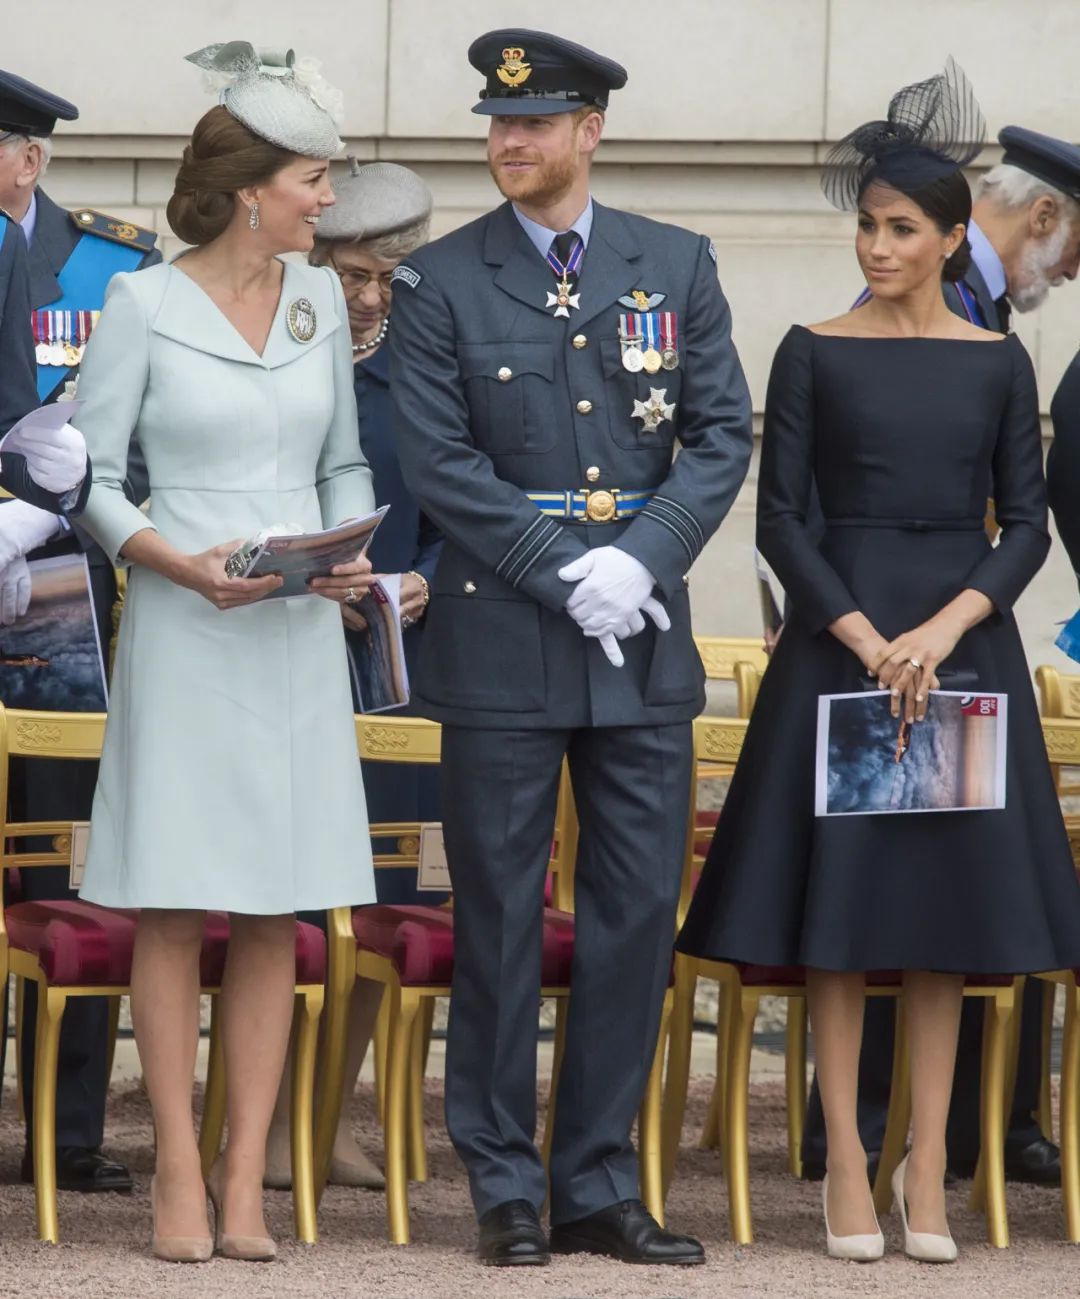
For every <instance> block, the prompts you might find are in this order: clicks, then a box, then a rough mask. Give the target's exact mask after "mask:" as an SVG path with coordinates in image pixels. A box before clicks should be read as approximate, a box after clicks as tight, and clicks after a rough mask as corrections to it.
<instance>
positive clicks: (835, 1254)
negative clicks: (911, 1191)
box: [821, 1173, 885, 1263]
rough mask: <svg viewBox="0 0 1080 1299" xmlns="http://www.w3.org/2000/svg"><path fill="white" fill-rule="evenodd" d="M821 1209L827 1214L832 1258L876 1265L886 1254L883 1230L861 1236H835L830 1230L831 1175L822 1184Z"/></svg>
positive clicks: (828, 1246)
mask: <svg viewBox="0 0 1080 1299" xmlns="http://www.w3.org/2000/svg"><path fill="white" fill-rule="evenodd" d="M821 1208H822V1211H823V1212H824V1214H825V1247H826V1249H827V1250H828V1252H829V1257H830V1258H846V1259H850V1260H851V1262H853V1263H876V1262H877V1260H878V1259H879V1258H881V1256H882V1255H883V1254H884V1253H885V1237H884V1236H883V1235H882V1234H881V1228H880V1227H879V1228H878V1230H877V1231H875V1232H872V1233H866V1234H864V1235H861V1236H834V1235H833V1234H832V1232H831V1231H830V1230H829V1174H828V1173H826V1174H825V1180H824V1181H823V1182H822V1183H821Z"/></svg>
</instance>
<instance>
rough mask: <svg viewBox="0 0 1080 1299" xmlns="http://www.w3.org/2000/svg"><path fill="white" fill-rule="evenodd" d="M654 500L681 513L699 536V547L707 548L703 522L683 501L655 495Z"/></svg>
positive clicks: (701, 548)
mask: <svg viewBox="0 0 1080 1299" xmlns="http://www.w3.org/2000/svg"><path fill="white" fill-rule="evenodd" d="M653 501H654V502H656V501H659V502H660V504H661V505H666V506H667V507H668V508H669V509H671V510H674V511H675V512H676V514H681V515H682V517H683V518H684V519H685V520H686V525H687V527H689V528H690V529H691V531H692V532H693V533H694V535H695V536H696V537H697V546H698V549H699V550H704V549H705V534H704V532H702V530H701V524H700V523H698V521H697V519H696V518H695V517H694V516H693V515H692V514H691V513H690V511H689V510H688V509H687V508H686V506H685V505H683V504H682V502H681V501H674V500H672V499H671V497H670V496H654V497H653Z"/></svg>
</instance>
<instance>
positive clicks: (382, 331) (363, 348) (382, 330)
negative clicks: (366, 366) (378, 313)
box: [352, 316, 390, 356]
mask: <svg viewBox="0 0 1080 1299" xmlns="http://www.w3.org/2000/svg"><path fill="white" fill-rule="evenodd" d="M389 328H390V317H389V316H383V322H382V324H381V325H380V326H379V332H378V333H377V334H376V335H375V336H374V338H369V339H368V341H367V342H366V343H353V348H352V350H353V356H355V355H356V353H357V352H370V351H371V349H372V348H373V347H378V346H379V344H380V343H381V342H382V341H383V339H384V338H385V337H386V331H387V330H388V329H389Z"/></svg>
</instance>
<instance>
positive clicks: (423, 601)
mask: <svg viewBox="0 0 1080 1299" xmlns="http://www.w3.org/2000/svg"><path fill="white" fill-rule="evenodd" d="M333 188H334V194H335V197H336V199H337V201H336V203H335V204H334V206H333V207H332V208H329V209H327V210H326V211H325V212H324V213H323V214H322V216H321V217H320V218H319V225H318V233H317V237H316V240H315V246H314V248H313V249H312V251H311V253H310V255H309V257H308V260H309V262H310V263H311V264H312V265H313V266H328V267H330V268H331V269H332V270H333V271H335V272H336V274H337V276H338V278H339V279H340V280H341V286H342V288H343V290H344V292H345V303H346V307H347V309H348V313H349V328H350V331H351V333H352V354H353V376H354V388H355V392H356V408H357V413H358V416H359V430H358V431H359V441H360V449H361V451H362V453H363V456H364V459H365V460H366V461H367V463H368V464H369V465H370V466H371V471H372V474H373V477H374V486H375V499H376V502H377V503H378V504H379V505H389V506H390V507H391V509H390V512H389V513H388V514H387V515H386V518H385V519H384V520H383V522H382V524H381V525H380V526H379V530H378V532H377V533H376V534H375V537H374V540H373V541H372V543H371V548H370V550H369V551H368V557H369V559H370V560H371V563H372V566H373V568H374V570H375V573H376V574H379V575H385V574H397V575H399V576H400V580H401V625H402V628H403V629H404V633H405V634H404V644H405V659H406V663H407V665H408V668H409V671H410V673H411V672H412V671H413V665H414V663H415V661H416V657H417V654H418V652H419V648H420V637H421V635H422V634H423V629H424V613H425V611H426V609H427V603H428V598H429V585H428V584H429V582H430V580H431V577H432V574H433V573H434V570H435V563H436V561H437V560H438V558H439V552H440V550H441V549H442V535H441V533H440V532H439V531H438V529H437V528H436V527H435V525H434V524H433V523H431V522H430V521H429V520H428V519H426V518H425V517H424V516H423V515H422V514H421V513H420V510H419V508H418V506H417V504H416V502H415V501H414V500H413V499H412V497H411V496H410V495H409V493H408V490H407V489H406V487H405V482H404V479H403V478H402V476H401V466H400V464H399V463H398V454H397V447H396V445H395V442H394V432H393V427H392V424H391V408H390V378H389V373H388V365H387V354H386V350H385V349H384V348H383V347H382V344H383V342H384V340H385V339H386V335H387V332H388V330H389V329H390V283H391V276H392V275H393V272H394V268H395V266H397V264H398V262H399V261H400V260H401V258H403V257H405V256H407V255H408V254H409V253H411V252H413V251H414V250H415V249H417V248H419V247H420V245H421V244H424V243H426V242H427V240H428V234H429V229H430V219H431V202H432V200H431V191H430V190H429V189H428V187H427V185H425V184H424V182H423V181H422V180H421V179H420V177H419V176H417V175H416V173H415V172H412V171H410V170H409V169H408V168H407V167H399V166H396V165H395V164H394V163H389V162H374V163H369V164H368V165H366V166H363V167H361V166H358V165H357V162H356V159H355V158H350V159H349V174H348V175H347V176H344V177H342V178H341V179H340V180H338V181H337V182H336V183H335V185H334V187H333ZM342 616H343V618H344V622H345V640H346V648H347V652H348V656H349V668H350V672H351V673H352V678H353V704H354V707H355V708H356V709H357V710H358V711H359V699H358V697H357V686H356V681H357V674H356V670H355V667H354V665H353V659H354V655H355V654H356V653H357V652H358V651H359V649H360V644H361V638H362V637H363V635H364V628H365V624H364V620H363V617H362V616H361V615H360V613H359V612H358V611H357V610H356V609H353V608H351V607H347V606H344V605H343V606H342ZM364 787H365V790H366V792H367V802H368V813H369V818H370V820H371V822H372V823H373V824H374V823H377V822H380V821H437V820H439V819H440V812H439V803H438V773H437V771H436V770H435V769H434V768H423V767H411V766H408V765H399V764H396V763H395V764H371V763H366V764H364ZM364 833H365V834H366V827H365V828H364ZM377 889H378V897H379V901H380V902H413V901H428V902H435V901H438V900H439V899H438V898H437V897H436V896H434V895H432V894H424V895H423V897H422V898H417V895H416V890H415V879H414V878H412V877H411V875H409V874H407V873H406V872H404V871H389V870H384V871H381V872H380V873H379V878H378V879H377ZM304 918H305V919H309V920H312V921H317V922H319V923H322V917H320V916H314V915H313V916H305V917H304ZM380 992H381V990H380V989H379V988H377V987H375V986H373V985H371V984H370V983H368V982H366V981H364V980H361V981H360V982H358V983H357V985H356V992H355V995H354V997H353V1005H352V1018H351V1021H350V1025H349V1048H348V1057H347V1063H346V1077H345V1096H346V1098H348V1097H350V1096H351V1095H352V1094H353V1091H354V1090H355V1087H356V1079H357V1077H358V1075H359V1073H360V1067H361V1065H362V1064H363V1061H364V1056H365V1054H366V1052H367V1047H368V1043H369V1041H370V1039H371V1033H372V1029H373V1027H374V1022H375V1016H376V1015H377V1013H378V1009H379V996H380ZM288 1085H289V1076H288V1071H286V1073H285V1075H284V1078H283V1082H282V1087H281V1093H280V1095H279V1097H278V1106H277V1110H276V1112H275V1116H274V1123H273V1126H272V1128H271V1131H270V1138H269V1142H268V1147H267V1161H266V1184H267V1185H268V1186H274V1187H287V1186H288V1185H289V1184H290V1181H291V1170H290V1163H289V1128H288V1121H289V1108H288ZM330 1181H331V1182H333V1183H335V1184H337V1185H342V1186H360V1187H366V1188H371V1189H379V1188H381V1187H382V1185H383V1179H382V1175H381V1173H380V1172H379V1170H378V1168H376V1167H375V1165H374V1164H373V1163H372V1161H371V1160H370V1159H369V1158H368V1156H367V1155H366V1154H365V1153H364V1152H363V1151H362V1150H361V1149H360V1147H359V1145H358V1144H357V1142H356V1139H355V1137H354V1136H353V1134H352V1124H351V1116H350V1114H349V1106H348V1104H347V1103H346V1104H345V1105H344V1106H343V1107H342V1113H341V1118H340V1120H339V1123H338V1130H337V1136H336V1138H335V1141H334V1151H333V1157H332V1160H331V1164H330Z"/></svg>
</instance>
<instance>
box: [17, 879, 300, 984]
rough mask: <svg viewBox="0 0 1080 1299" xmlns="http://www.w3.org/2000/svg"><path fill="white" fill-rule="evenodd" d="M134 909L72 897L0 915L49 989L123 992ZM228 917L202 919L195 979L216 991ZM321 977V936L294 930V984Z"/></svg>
mask: <svg viewBox="0 0 1080 1299" xmlns="http://www.w3.org/2000/svg"><path fill="white" fill-rule="evenodd" d="M138 914H139V913H138V911H119V910H117V911H114V910H111V909H109V908H107V907H99V906H95V905H94V904H93V903H92V902H82V901H79V900H76V899H74V898H72V899H64V900H62V901H50V902H17V903H16V904H15V905H14V906H10V907H8V908H7V910H6V911H5V913H4V915H5V919H6V921H7V929H8V942H9V944H10V946H11V948H12V950H14V951H20V952H28V953H30V954H31V955H32V956H36V957H37V962H38V965H39V966H40V967H41V970H42V972H43V973H44V975H45V978H46V979H47V981H48V982H49V983H50V984H51V985H52V986H53V987H70V988H85V987H108V988H126V987H127V986H128V984H129V983H130V981H131V957H132V952H133V950H134V946H135V922H136V920H137V918H138ZM228 943H229V917H228V916H227V915H226V914H225V913H224V912H221V911H211V912H210V913H209V914H208V915H207V917H206V928H205V930H204V933H203V947H202V954H201V956H200V958H199V977H200V980H201V982H202V986H203V987H204V988H213V987H217V986H218V985H219V984H220V983H221V976H222V974H223V973H224V969H225V955H226V952H227V950H228ZM325 975H326V935H325V934H324V933H323V932H322V930H321V929H319V928H317V927H316V926H315V925H308V924H303V923H301V922H298V923H297V926H296V982H297V983H322V981H323V979H324V978H325Z"/></svg>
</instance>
